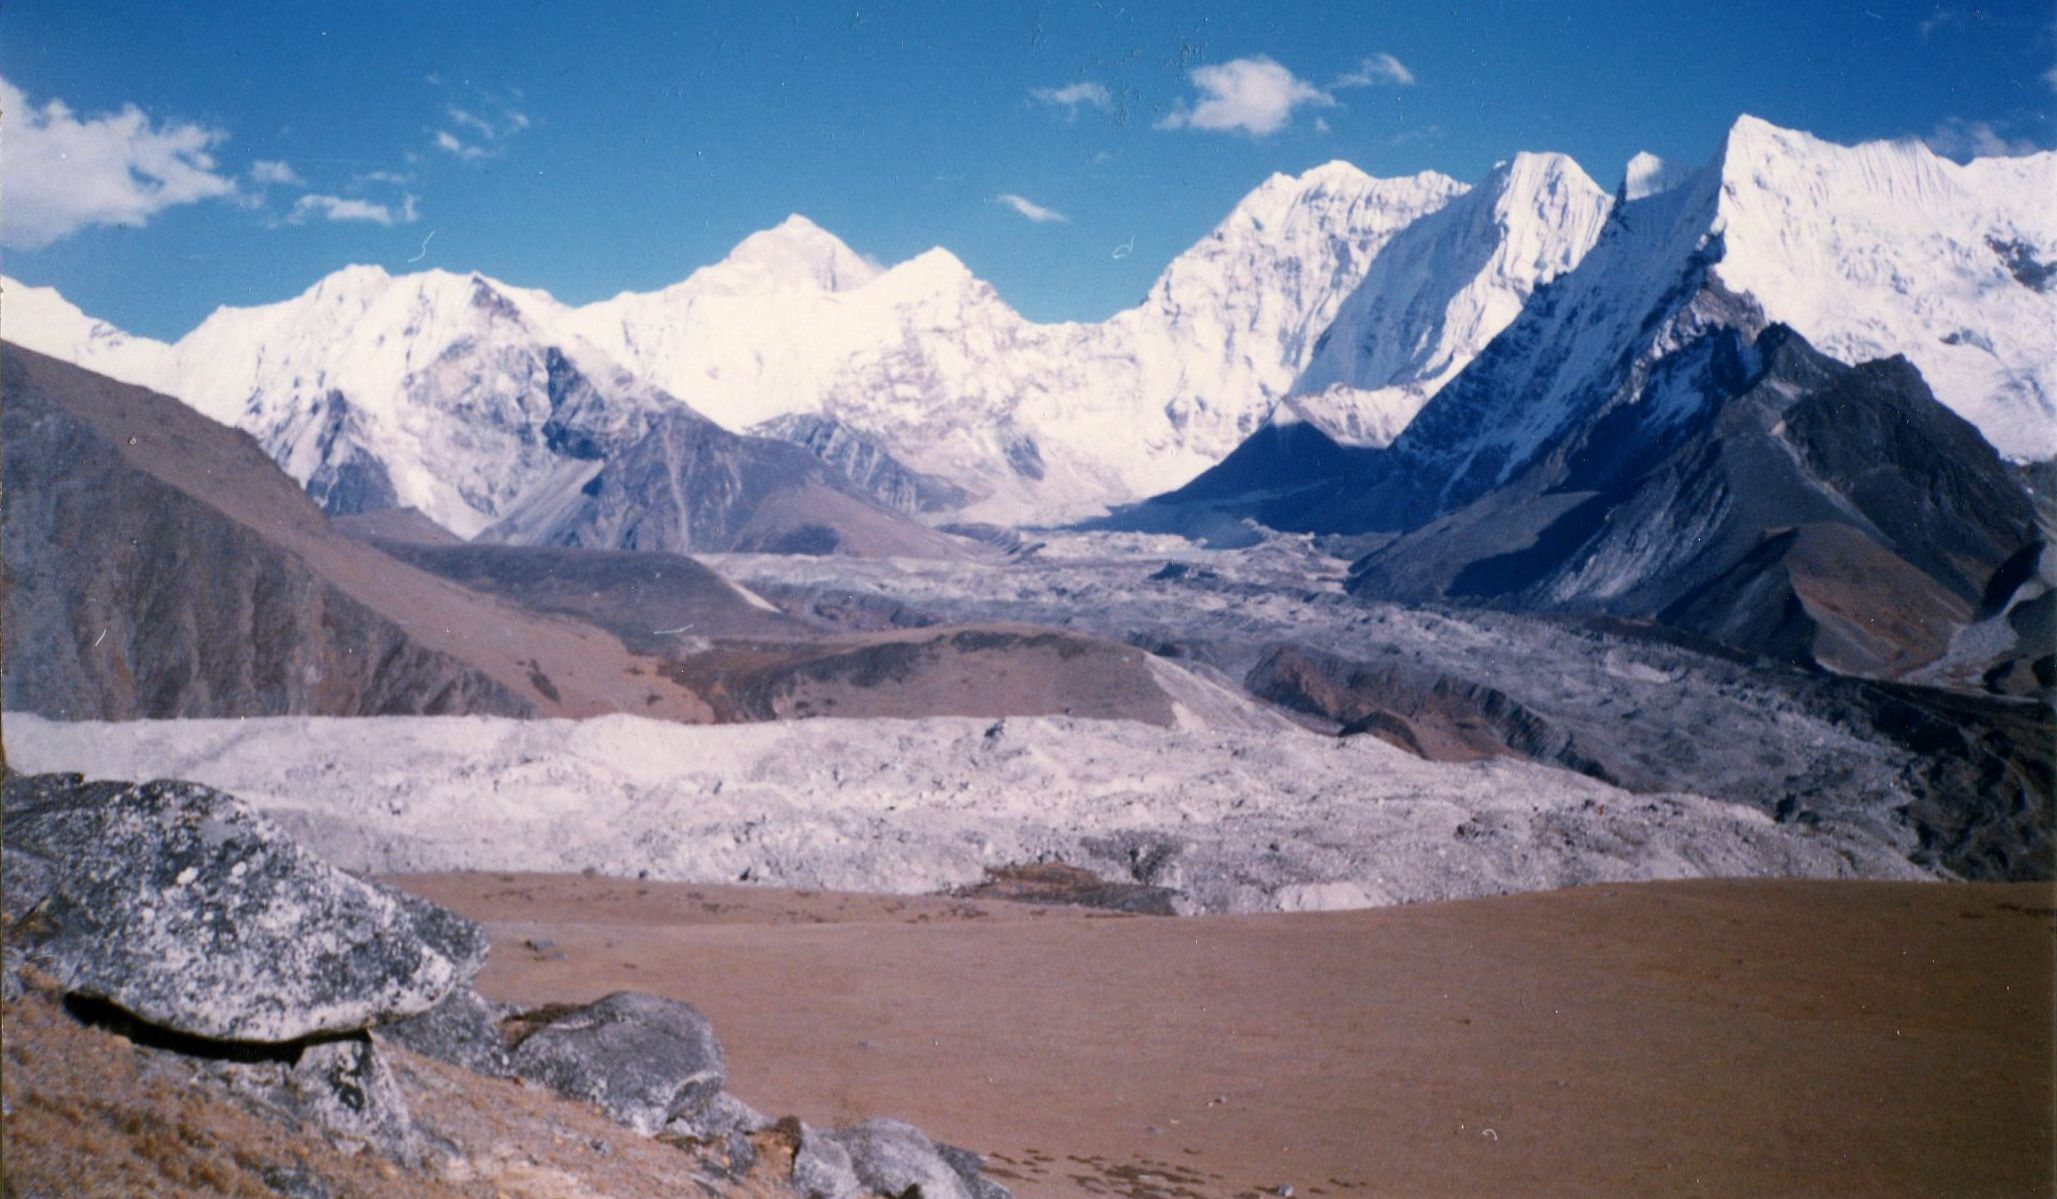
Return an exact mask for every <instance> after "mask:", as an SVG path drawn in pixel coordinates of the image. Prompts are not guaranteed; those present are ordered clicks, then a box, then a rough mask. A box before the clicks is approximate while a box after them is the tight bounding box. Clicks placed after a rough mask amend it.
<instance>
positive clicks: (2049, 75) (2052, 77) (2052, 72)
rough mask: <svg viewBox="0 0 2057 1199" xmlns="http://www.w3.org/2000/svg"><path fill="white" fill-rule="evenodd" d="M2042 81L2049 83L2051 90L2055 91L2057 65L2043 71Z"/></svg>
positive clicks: (2056, 88) (2056, 85)
mask: <svg viewBox="0 0 2057 1199" xmlns="http://www.w3.org/2000/svg"><path fill="white" fill-rule="evenodd" d="M2043 82H2044V83H2047V84H2049V85H2050V90H2051V91H2053V92H2057V67H2051V68H2050V69H2049V70H2047V71H2044V72H2043Z"/></svg>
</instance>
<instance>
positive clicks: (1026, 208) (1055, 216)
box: [993, 192, 1071, 225]
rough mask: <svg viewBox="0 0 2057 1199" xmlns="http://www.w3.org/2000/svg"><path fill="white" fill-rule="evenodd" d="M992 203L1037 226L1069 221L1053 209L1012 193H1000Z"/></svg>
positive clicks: (1068, 218)
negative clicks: (1025, 218) (1012, 211)
mask: <svg viewBox="0 0 2057 1199" xmlns="http://www.w3.org/2000/svg"><path fill="white" fill-rule="evenodd" d="M993 203H995V204H1004V205H1006V206H1007V207H1009V208H1012V209H1013V210H1014V211H1016V212H1018V213H1020V214H1021V215H1023V216H1025V217H1027V218H1028V219H1030V220H1032V221H1034V222H1035V223H1036V224H1038V225H1041V224H1044V223H1046V222H1049V221H1057V222H1060V223H1061V222H1064V221H1069V220H1070V219H1071V218H1070V217H1068V216H1065V215H1064V214H1063V213H1061V212H1059V211H1057V210H1056V209H1054V208H1045V207H1043V206H1042V205H1041V204H1038V203H1036V202H1035V201H1034V200H1031V199H1028V198H1027V197H1025V196H1017V195H1015V194H1014V193H1012V192H1002V193H1001V194H1000V195H997V196H994V197H993Z"/></svg>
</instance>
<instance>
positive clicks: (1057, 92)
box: [1029, 80, 1114, 120]
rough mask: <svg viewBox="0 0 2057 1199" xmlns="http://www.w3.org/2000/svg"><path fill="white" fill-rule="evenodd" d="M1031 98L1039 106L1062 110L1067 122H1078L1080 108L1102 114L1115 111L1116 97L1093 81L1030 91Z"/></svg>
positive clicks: (1082, 81)
mask: <svg viewBox="0 0 2057 1199" xmlns="http://www.w3.org/2000/svg"><path fill="white" fill-rule="evenodd" d="M1029 98H1030V99H1032V100H1034V101H1035V102H1036V103H1038V104H1048V105H1050V106H1051V107H1052V108H1062V109H1063V110H1064V117H1065V119H1066V120H1077V119H1078V114H1079V109H1080V108H1082V107H1083V108H1097V109H1099V110H1100V111H1101V112H1113V111H1114V95H1113V93H1111V92H1109V91H1108V90H1107V89H1106V87H1104V86H1103V85H1101V84H1098V83H1094V82H1092V81H1091V80H1081V81H1080V82H1078V83H1067V84H1065V85H1064V86H1063V87H1036V88H1030V89H1029Z"/></svg>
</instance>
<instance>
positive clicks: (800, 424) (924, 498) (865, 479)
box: [751, 412, 973, 512]
mask: <svg viewBox="0 0 2057 1199" xmlns="http://www.w3.org/2000/svg"><path fill="white" fill-rule="evenodd" d="M751 432H753V433H757V434H760V435H762V436H765V437H776V438H778V439H779V440H781V441H790V442H792V443H794V444H795V445H799V446H804V447H806V448H807V449H808V450H809V451H810V452H811V453H813V454H814V456H815V457H817V458H819V459H821V460H822V461H823V462H826V463H827V464H828V465H830V466H831V467H834V468H835V469H836V470H838V471H841V472H842V473H843V475H844V476H845V477H847V478H848V479H849V480H850V481H851V482H852V483H855V484H856V485H857V486H858V487H860V488H862V489H863V490H864V492H865V494H867V495H869V496H871V498H873V499H875V500H877V501H878V502H879V503H881V504H884V505H886V506H887V507H888V508H893V509H895V510H897V511H900V512H948V511H950V510H952V509H955V508H962V507H964V506H965V505H966V504H968V503H970V502H971V500H972V498H973V497H972V495H971V494H970V493H969V492H967V491H965V490H964V488H962V487H959V486H957V485H956V484H955V483H952V482H950V481H949V480H948V479H943V478H939V477H937V476H935V475H928V474H923V473H922V472H920V471H918V470H914V469H913V468H911V467H909V466H907V465H906V464H905V463H902V462H901V461H899V460H898V459H897V458H894V457H893V455H892V453H891V452H890V451H888V450H887V449H886V447H885V446H884V445H882V444H880V443H879V442H878V441H876V440H875V439H873V438H870V437H867V436H865V435H864V434H862V433H859V432H858V431H857V430H855V429H852V428H851V427H850V426H848V425H846V424H844V423H843V422H841V421H839V420H836V419H835V418H833V417H828V416H822V415H820V414H818V413H812V412H796V413H792V414H790V415H787V416H780V417H774V418H772V419H771V420H768V421H765V422H764V423H763V424H760V425H757V426H755V427H753V428H752V429H751Z"/></svg>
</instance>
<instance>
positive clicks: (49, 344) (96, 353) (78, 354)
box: [0, 277, 174, 391]
mask: <svg viewBox="0 0 2057 1199" xmlns="http://www.w3.org/2000/svg"><path fill="white" fill-rule="evenodd" d="M0 337H4V338H6V339H7V340H8V341H11V342H13V343H14V344H16V345H18V346H25V347H27V348H28V349H31V350H35V351H36V352H38V353H41V354H48V355H50V356H51V357H52V358H56V359H60V360H62V361H64V362H70V363H74V364H76V365H79V366H83V367H85V368H86V369H88V370H92V371H97V372H99V373H100V374H103V375H106V376H107V377H108V378H110V379H119V380H121V381H122V382H123V383H134V384H136V385H138V386H141V387H149V388H153V389H155V390H158V391H165V390H167V389H168V388H169V385H170V382H171V378H172V374H173V369H174V367H173V361H172V348H171V347H170V346H169V345H166V344H165V343H164V342H161V341H155V340H152V339H151V338H147V337H133V336H130V335H129V334H127V333H124V332H122V331H121V330H120V329H117V328H115V327H114V326H113V325H110V324H108V323H107V322H106V321H103V320H98V319H95V318H94V317H90V316H87V315H86V314H85V313H84V312H82V311H80V310H79V308H78V306H77V305H75V304H73V303H72V302H71V301H69V300H67V299H65V298H64V297H63V296H61V295H59V294H58V292H57V289H56V288H54V287H29V286H27V285H26V284H22V283H17V282H15V281H14V280H12V279H8V278H4V277H0Z"/></svg>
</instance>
